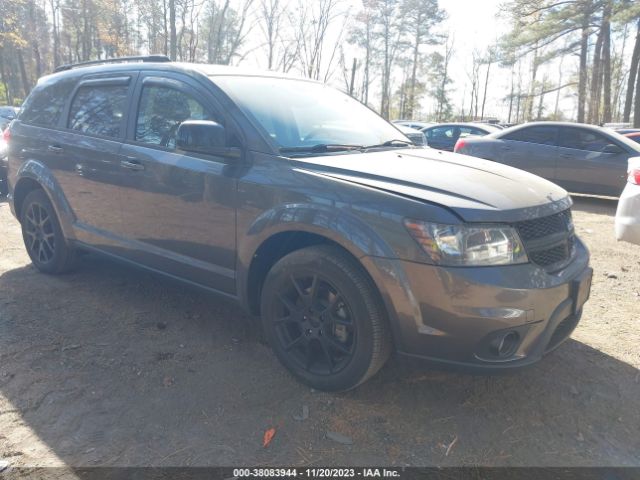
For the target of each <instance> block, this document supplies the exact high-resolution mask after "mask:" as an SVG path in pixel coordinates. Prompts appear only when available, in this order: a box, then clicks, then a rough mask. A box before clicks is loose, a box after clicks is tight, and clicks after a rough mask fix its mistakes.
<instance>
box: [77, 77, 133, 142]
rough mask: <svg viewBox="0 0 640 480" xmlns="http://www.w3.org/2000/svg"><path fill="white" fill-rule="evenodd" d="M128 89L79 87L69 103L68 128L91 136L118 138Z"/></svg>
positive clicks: (101, 86)
mask: <svg viewBox="0 0 640 480" xmlns="http://www.w3.org/2000/svg"><path fill="white" fill-rule="evenodd" d="M128 90H129V87H128V86H127V85H91V86H86V87H80V88H79V89H78V92H77V93H76V96H75V97H74V99H73V102H72V104H71V111H70V112H69V124H68V127H69V128H70V129H72V130H77V131H79V132H83V133H89V134H92V135H101V136H103V137H114V138H117V137H119V136H120V130H121V128H122V119H123V117H124V112H125V109H126V108H127V92H128Z"/></svg>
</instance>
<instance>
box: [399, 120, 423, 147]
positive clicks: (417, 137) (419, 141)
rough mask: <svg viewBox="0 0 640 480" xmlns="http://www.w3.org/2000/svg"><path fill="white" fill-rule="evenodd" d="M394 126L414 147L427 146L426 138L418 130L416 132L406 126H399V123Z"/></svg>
mask: <svg viewBox="0 0 640 480" xmlns="http://www.w3.org/2000/svg"><path fill="white" fill-rule="evenodd" d="M394 126H395V127H396V128H397V129H398V130H400V131H401V132H402V133H403V134H404V136H405V137H407V138H408V139H409V140H411V143H413V144H414V145H415V146H417V147H426V146H427V137H426V136H425V134H424V133H422V132H421V131H420V130H416V129H415V128H411V127H407V126H405V125H402V124H399V123H397V124H395V125H394Z"/></svg>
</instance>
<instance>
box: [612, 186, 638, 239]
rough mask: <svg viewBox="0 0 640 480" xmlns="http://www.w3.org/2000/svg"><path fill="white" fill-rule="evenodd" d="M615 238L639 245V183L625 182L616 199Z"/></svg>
mask: <svg viewBox="0 0 640 480" xmlns="http://www.w3.org/2000/svg"><path fill="white" fill-rule="evenodd" d="M615 228H616V238H617V239H618V240H624V241H625V242H630V243H636V244H639V245H640V185H634V184H633V183H627V185H626V187H624V190H623V191H622V195H620V200H618V209H617V211H616V222H615Z"/></svg>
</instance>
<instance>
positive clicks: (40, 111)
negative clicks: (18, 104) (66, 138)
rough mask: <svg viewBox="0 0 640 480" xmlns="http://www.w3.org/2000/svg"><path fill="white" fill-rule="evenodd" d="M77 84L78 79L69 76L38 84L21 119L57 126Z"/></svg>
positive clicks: (35, 123) (27, 121)
mask: <svg viewBox="0 0 640 480" xmlns="http://www.w3.org/2000/svg"><path fill="white" fill-rule="evenodd" d="M75 84H76V80H75V79H73V78H69V79H63V80H59V81H56V82H52V83H48V84H44V85H38V86H36V88H34V89H33V92H31V95H29V97H28V98H27V100H26V101H25V103H24V105H23V108H22V110H21V113H20V121H21V122H24V123H30V124H33V125H39V126H43V127H55V126H57V125H58V121H59V120H60V117H61V116H62V112H63V110H64V106H65V104H66V102H67V99H68V98H69V96H70V95H71V91H72V90H73V87H74V86H75Z"/></svg>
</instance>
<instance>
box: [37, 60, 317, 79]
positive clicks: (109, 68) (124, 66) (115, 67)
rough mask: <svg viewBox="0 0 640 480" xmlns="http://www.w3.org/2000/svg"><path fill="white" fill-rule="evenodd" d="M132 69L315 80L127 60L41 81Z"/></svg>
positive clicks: (81, 68) (223, 67)
mask: <svg viewBox="0 0 640 480" xmlns="http://www.w3.org/2000/svg"><path fill="white" fill-rule="evenodd" d="M132 70H134V71H135V70H152V71H153V70H158V71H165V72H187V73H189V72H190V73H199V74H201V75H204V76H206V77H213V76H222V75H234V76H245V77H246V76H253V77H268V78H286V79H291V80H303V81H312V82H315V80H311V79H307V78H302V77H297V76H294V75H289V74H286V73H281V72H272V71H268V70H259V69H251V68H244V67H231V66H229V65H214V64H206V63H187V62H131V61H128V62H125V61H123V62H122V63H117V62H113V63H105V64H95V65H94V64H91V65H78V66H76V67H75V68H70V69H65V70H62V71H59V72H55V73H52V74H50V75H46V76H44V77H42V78H41V79H40V80H39V82H40V81H42V82H46V81H48V80H50V79H53V78H62V77H76V76H81V75H91V74H98V73H108V72H114V73H117V72H122V71H132Z"/></svg>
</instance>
